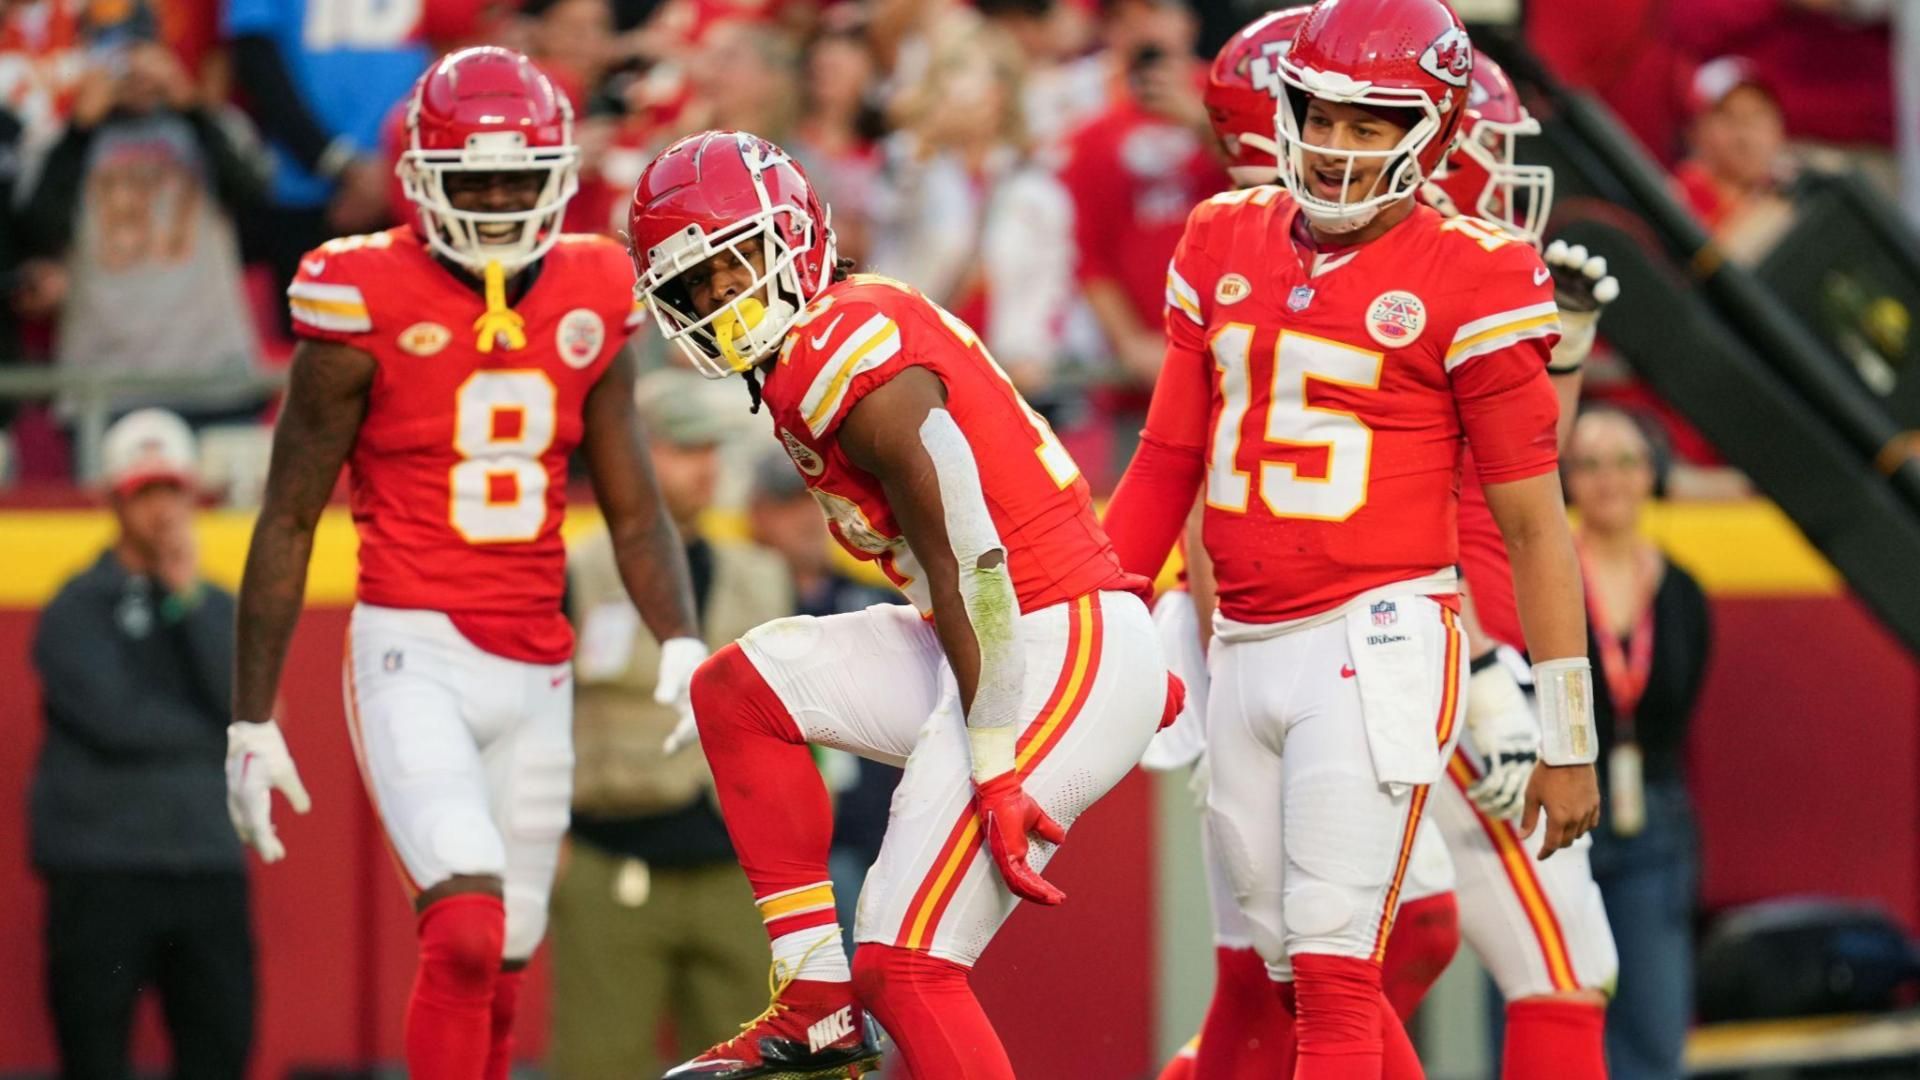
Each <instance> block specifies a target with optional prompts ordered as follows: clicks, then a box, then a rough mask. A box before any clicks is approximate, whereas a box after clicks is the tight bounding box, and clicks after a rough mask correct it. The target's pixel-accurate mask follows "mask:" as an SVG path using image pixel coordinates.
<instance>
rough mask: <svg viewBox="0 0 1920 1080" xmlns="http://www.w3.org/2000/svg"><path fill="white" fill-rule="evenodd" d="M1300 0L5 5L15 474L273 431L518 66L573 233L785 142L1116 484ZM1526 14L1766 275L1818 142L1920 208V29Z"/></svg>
mask: <svg viewBox="0 0 1920 1080" xmlns="http://www.w3.org/2000/svg"><path fill="white" fill-rule="evenodd" d="M1269 6H1271V5H1269V4H1266V3H1263V2H1260V0H1215V2H1213V3H1206V4H1198V3H1192V4H1189V3H1183V2H1181V0H971V2H968V0H165V2H160V0H0V185H4V188H5V190H4V191H0V196H3V197H4V199H5V203H4V206H5V208H6V209H8V210H10V211H11V212H10V213H7V214H0V275H3V277H0V282H3V284H4V289H0V301H4V302H0V364H5V365H12V366H14V367H16V368H18V367H19V366H22V365H24V366H26V367H28V368H31V367H32V366H34V365H53V366H54V367H55V368H56V370H58V371H60V372H62V373H63V382H62V386H61V387H60V388H59V389H58V392H56V393H53V394H51V396H50V397H49V398H46V399H43V400H40V401H31V400H30V401H26V402H21V401H16V400H12V399H11V397H9V396H7V395H4V394H0V430H4V431H5V434H6V438H5V439H4V441H3V442H0V451H4V453H0V458H4V462H0V468H3V469H4V472H0V478H4V479H5V480H7V481H36V480H40V481H54V482H65V481H67V480H70V479H74V478H76V474H77V473H83V472H86V471H88V470H87V469H86V468H85V467H84V460H83V459H81V458H78V457H77V456H76V454H75V452H74V446H73V444H74V442H75V428H76V422H77V418H78V417H79V415H80V414H81V412H82V411H83V410H84V409H85V408H87V407H88V406H89V403H91V404H92V406H93V407H95V408H96V411H99V412H103V413H105V414H106V417H107V418H108V419H110V418H111V417H112V416H117V415H119V414H121V413H124V412H125V411H127V410H129V409H132V408H135V407H138V406H141V405H152V404H162V405H167V406H170V407H172V408H174V409H175V410H176V411H179V412H180V413H182V414H183V415H185V416H186V417H187V418H188V419H189V420H190V421H191V422H192V423H193V424H194V425H195V427H196V428H197V429H198V428H204V427H205V426H207V425H209V424H222V423H226V424H231V423H233V422H236V421H238V422H241V423H252V424H257V422H258V421H259V420H261V419H263V418H268V417H270V410H271V402H272V391H273V383H272V380H271V378H269V377H266V376H270V375H271V373H272V372H274V371H275V370H277V369H278V368H279V367H280V366H281V365H283V364H284V361H285V358H286V356H287V355H288V353H289V352H290V351H291V341H290V339H289V337H288V335H287V331H286V326H285V315H284V310H285V309H284V304H283V303H282V302H281V300H280V292H281V290H282V289H283V288H284V286H285V284H286V282H287V281H288V280H289V279H290V278H291V276H292V274H293V272H294V269H295V265H296V263H297V262H298V260H299V258H300V256H301V254H302V253H303V252H305V251H307V250H308V249H310V248H311V247H313V246H315V245H317V244H318V243H320V242H322V241H324V240H326V239H329V238H331V237H334V236H338V235H343V234H348V233H355V232H364V231H369V230H373V229H378V228H383V227H386V226H388V225H391V224H395V223H399V222H405V221H409V220H411V218H412V214H411V212H410V210H409V207H408V206H407V204H406V202H405V200H404V198H403V196H402V193H401V190H400V185H399V183H398V181H397V180H396V179H395V178H394V175H393V170H392V162H393V160H394V158H395V155H396V154H397V153H398V152H399V150H400V149H401V144H402V143H403V142H404V140H405V124H404V111H405V110H404V101H405V98H406V96H407V93H408V91H409V90H410V88H411V86H412V83H413V81H414V79H415V77H416V76H417V75H418V74H419V72H420V71H422V70H423V69H424V68H425V67H426V65H427V64H428V63H429V61H430V60H431V59H432V58H433V57H434V56H436V55H438V54H439V53H441V52H443V51H445V50H449V49H453V48H457V47H460V46H464V45H470V44H477V43H497V44H506V45H510V46H513V47H515V48H519V49H522V50H524V51H526V52H528V53H530V54H531V55H532V56H534V57H535V58H536V59H537V60H538V62H539V63H540V64H541V65H542V66H543V67H544V68H545V69H546V70H547V71H548V72H549V73H550V74H551V75H552V76H553V77H554V78H555V79H556V80H557V81H558V82H559V83H560V84H561V85H562V86H563V87H564V88H565V89H566V91H567V93H568V94H569V95H570V96H571V98H572V100H573V104H574V108H575V112H576V115H577V116H578V117H579V124H578V137H579V141H580V143H581V145H582V147H583V148H584V158H585V168H584V171H583V177H582V185H581V192H580V195H579V196H578V197H577V198H575V200H574V201H573V204H572V206H571V208H570V211H569V215H568V224H569V227H571V228H573V229H576V230H591V231H602V232H610V231H613V230H615V229H616V228H617V224H618V222H619V221H620V220H621V218H622V217H623V211H624V203H625V198H626V195H627V193H628V192H629V191H630V190H631V186H632V184H633V182H634V180H635V179H636V178H637V177H638V175H639V173H640V170H641V168H642V167H643V166H644V165H645V163H646V162H647V160H648V158H649V155H650V154H651V153H652V152H654V151H655V150H657V149H658V148H660V147H661V146H663V145H664V144H665V143H666V142H668V141H669V140H671V139H672V138H674V137H675V136H677V135H679V134H682V133H685V132H688V131H692V130H698V129H700V128H705V127H738V128H744V129H749V130H752V131H754V132H756V133H758V134H761V135H764V136H767V137H769V138H772V139H773V140H775V141H777V142H779V143H781V144H782V145H784V146H786V147H787V148H788V149H790V150H791V151H792V152H793V153H794V154H795V156H796V157H798V158H799V159H800V160H801V162H802V163H803V164H804V165H805V167H806V168H807V169H808V171H809V173H810V174H811V175H812V176H813V178H814V180H815V182H816V184H817V185H818V186H819V188H820V189H821V193H822V195H823V196H825V198H826V200H827V201H828V202H829V203H831V204H832V205H833V206H835V207H837V208H838V209H839V212H840V217H839V218H838V219H837V220H836V221H834V223H833V224H834V226H835V228H836V230H837V231H838V234H839V237H840V245H841V250H842V251H843V252H844V253H845V254H848V255H851V256H853V257H854V258H856V259H858V260H860V261H861V262H862V263H863V264H864V265H865V266H866V268H868V269H871V270H875V271H878V272H881V273H886V274H890V275H892V276H895V277H899V278H902V279H904V280H907V281H909V282H911V283H913V284H915V285H917V286H918V287H920V288H921V289H923V290H925V291H926V292H927V293H929V294H930V295H932V296H933V298H934V299H936V300H938V301H939V302H941V303H942V304H945V305H946V306H947V307H949V308H951V309H952V310H953V311H955V312H956V313H957V314H959V315H960V316H961V317H963V318H965V319H967V320H968V321H969V322H971V323H973V324H974V325H975V326H977V327H980V328H981V329H982V331H983V332H984V334H985V336H986V338H987V340H988V343H989V345H990V347H991V348H992V350H993V351H994V353H995V355H996V356H997V357H998V358H999V360H1000V362H1001V364H1002V366H1003V367H1005V368H1006V369H1007V371H1008V372H1009V374H1010V375H1011V376H1012V377H1013V378H1014V380H1015V381H1016V382H1017V383H1018V384H1019V385H1020V386H1021V387H1022V388H1023V389H1024V390H1025V391H1026V392H1027V393H1028V395H1029V396H1030V398H1032V399H1033V400H1034V402H1035V404H1036V405H1037V406H1039V407H1040V408H1042V410H1043V411H1045V412H1046V413H1047V414H1048V415H1049V417H1050V419H1052V420H1053V421H1054V423H1055V426H1056V428H1058V429H1059V430H1061V431H1062V434H1063V436H1065V437H1066V439H1067V441H1068V443H1069V445H1070V446H1071V447H1072V448H1073V449H1075V450H1076V451H1077V452H1078V456H1079V457H1080V459H1081V462H1082V464H1083V466H1084V467H1085V468H1086V471H1087V473H1088V475H1089V477H1090V478H1091V479H1092V480H1093V481H1094V482H1095V485H1096V488H1102V489H1104V487H1105V485H1106V483H1107V482H1110V481H1111V479H1112V478H1113V477H1114V476H1116V475H1117V470H1118V468H1119V466H1120V465H1121V464H1123V463H1124V459H1125V455H1126V454H1127V453H1128V451H1129V450H1130V443H1131V435H1130V432H1132V431H1133V430H1134V429H1135V428H1137V426H1138V418H1139V415H1140V412H1141V409H1142V406H1143V403H1144V401H1145V390H1146V388H1147V387H1148V386H1149V385H1150V384H1151V382H1152V380H1153V377H1154V374H1155V372H1156V370H1157V368H1158V365H1159V362H1160V340H1159V338H1160V332H1159V325H1160V307H1161V303H1162V277H1163V269H1164V267H1165V265H1166V261H1167V257H1168V255H1169V254H1170V253H1171V250H1172V247H1173V244H1174V242H1175V240H1176V239H1177V237H1178V235H1179V232H1180V229H1181V225H1182V223H1183V221H1184V219H1185V216H1186V213H1187V210H1188V209H1189V208H1190V207H1191V206H1192V205H1193V204H1194V203H1195V202H1197V201H1199V200H1200V199H1202V198H1204V197H1205V196H1207V195H1209V194H1211V193H1213V192H1215V191H1218V190H1220V189H1222V188H1224V187H1225V186H1226V177H1225V175H1224V173H1223V171H1222V169H1221V167H1220V163H1219V160H1218V158H1217V156H1216V153H1215V149H1214V146H1213V139H1212V136H1211V134H1210V133H1209V130H1208V127H1207V121H1206V114H1205V110H1204V108H1203V107H1202V103H1201V96H1200V95H1201V88H1202V84H1203V80H1204V73H1205V58H1206V57H1207V56H1208V55H1209V52H1208V50H1210V49H1211V48H1213V47H1214V46H1216V45H1217V44H1218V43H1219V42H1220V41H1222V40H1224V38H1225V37H1226V36H1227V35H1228V34H1230V33H1231V32H1232V31H1233V30H1234V29H1236V28H1237V27H1238V26H1240V25H1242V24H1243V23H1245V22H1246V21H1248V20H1249V19H1250V18H1252V17H1253V16H1254V15H1256V14H1258V13H1259V12H1260V11H1261V10H1264V9H1265V8H1266V7H1269ZM1481 6H1484V5H1481ZM1520 7H1523V8H1524V17H1525V22H1524V25H1523V27H1522V31H1523V33H1524V36H1525V39H1526V43H1527V44H1528V45H1529V46H1530V47H1531V48H1532V50H1533V51H1534V52H1535V53H1536V54H1537V55H1538V56H1539V57H1540V58H1541V59H1542V60H1543V61H1544V62H1545V63H1546V65H1547V66H1548V67H1549V68H1550V69H1551V70H1553V71H1554V72H1555V73H1556V74H1557V75H1558V76H1559V77H1560V78H1562V79H1564V80H1565V81H1567V82H1568V83H1569V84H1572V85H1575V86H1579V87H1584V88H1588V89H1591V90H1593V91H1595V92H1597V93H1598V94H1599V95H1600V96H1601V97H1602V98H1603V99H1604V100H1605V101H1606V102H1607V103H1608V104H1609V105H1610V106H1611V107H1612V108H1613V109H1614V110H1615V112H1616V113H1617V114H1618V115H1619V116H1620V118H1621V119H1622V121H1623V122H1624V123H1625V124H1626V126H1627V127H1628V128H1629V129H1630V130H1631V131H1632V132H1633V133H1634V134H1635V135H1637V136H1638V137H1639V138H1640V139H1641V140H1642V142H1643V143H1644V144H1645V147H1646V149H1647V150H1648V151H1649V153H1650V154H1651V155H1652V156H1653V157H1654V158H1655V159H1656V160H1658V161H1659V162H1660V163H1661V164H1663V165H1665V166H1668V167H1672V168H1675V169H1676V170H1677V171H1676V173H1675V177H1676V179H1675V183H1676V190H1677V191H1678V192H1680V193H1681V194H1682V195H1683V197H1684V201H1685V202H1686V203H1687V204H1688V205H1690V206H1692V207H1693V208H1694V209H1695V210H1696V211H1697V212H1698V214H1699V215H1700V217H1701V219H1702V221H1703V222H1704V223H1705V224H1706V225H1707V226H1709V227H1710V228H1711V229H1712V230H1713V231H1714V232H1715V233H1716V235H1717V236H1720V237H1722V238H1723V239H1724V240H1725V242H1726V243H1727V244H1728V245H1729V250H1732V251H1734V252H1735V253H1736V255H1738V253H1740V252H1746V251H1751V250H1753V249H1754V245H1755V244H1759V245H1764V243H1765V240H1766V238H1767V237H1768V236H1770V235H1773V234H1774V233H1775V231H1776V230H1777V224H1770V223H1777V221H1778V219H1779V218H1780V217H1781V212H1780V207H1781V204H1782V201H1781V198H1780V195H1779V192H1780V191H1781V190H1782V187H1781V185H1782V184H1783V182H1784V181H1785V180H1786V178H1787V177H1788V176H1789V175H1790V173H1791V170H1792V169H1793V167H1794V163H1795V162H1797V161H1800V160H1803V159H1805V158H1806V157H1807V156H1808V155H1813V154H1818V153H1822V152H1828V151H1834V150H1837V151H1840V152H1843V153H1845V154H1847V155H1848V156H1849V158H1850V160H1851V161H1852V162H1854V163H1856V164H1859V165H1860V166H1861V167H1862V168H1864V169H1865V171H1867V172H1868V173H1869V174H1870V175H1873V176H1876V177H1878V178H1879V179H1880V180H1882V181H1883V186H1884V188H1885V190H1886V191H1887V192H1888V194H1889V195H1890V196H1896V197H1897V195H1898V192H1899V185H1900V183H1901V181H1902V172H1901V168H1900V161H1901V160H1902V157H1903V156H1904V160H1905V161H1906V163H1907V165H1908V167H1907V168H1906V170H1905V174H1904V180H1905V184H1906V190H1907V195H1908V197H1907V205H1908V207H1909V209H1910V210H1912V211H1914V212H1916V213H1920V166H1916V161H1917V160H1920V151H1916V149H1915V144H1916V143H1920V44H1916V40H1915V39H1916V38H1920V14H1917V13H1916V12H1915V11H1913V10H1911V9H1912V8H1913V5H1903V4H1899V3H1897V2H1893V0H1619V2H1617V3H1612V4H1608V5H1604V10H1602V9H1601V8H1596V7H1595V6H1594V5H1592V4H1589V3H1583V2H1579V0H1534V2H1532V3H1529V4H1526V5H1521V6H1520ZM1903 56H1904V57H1905V58H1906V63H1905V64H1904V65H1902V64H1900V63H1899V59H1900V58H1901V57H1903ZM1756 237H1757V238H1758V239H1754V238H1756ZM654 362H655V363H664V362H666V360H665V357H664V355H662V354H660V353H658V351H657V350H655V356H654ZM98 377H105V378H107V379H109V380H111V385H110V386H106V387H103V386H100V385H97V383H98ZM90 379H91V380H93V381H91V382H90V381H89V380H90ZM1595 382H1596V384H1597V385H1596V389H1597V390H1599V391H1601V392H1602V393H1604V392H1605V391H1606V385H1605V384H1606V382H1607V379H1606V376H1605V366H1604V363H1603V364H1602V365H1600V366H1599V367H1598V369H1597V370H1596V379H1595ZM1631 395H1632V392H1631V391H1629V392H1628V396H1631ZM102 403H104V404H102ZM1676 442H1677V447H1676V448H1677V450H1678V451H1679V452H1680V453H1681V455H1682V457H1683V459H1694V460H1704V461H1708V462H1711V461H1712V455H1711V450H1710V448H1707V447H1706V446H1704V444H1701V445H1697V446H1696V445H1692V444H1691V443H1690V442H1689V440H1688V439H1686V438H1685V437H1684V432H1682V437H1681V438H1679V439H1677V440H1676ZM214 445H216V444H215V443H210V444H209V448H210V449H211V448H212V447H213V446H214ZM77 478H79V479H88V478H89V477H84V476H80V477H77ZM238 494H244V493H238ZM243 501H244V500H243Z"/></svg>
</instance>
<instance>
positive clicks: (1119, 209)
mask: <svg viewBox="0 0 1920 1080" xmlns="http://www.w3.org/2000/svg"><path fill="white" fill-rule="evenodd" d="M1198 29H1199V28H1198V24H1197V22H1196V20H1195V19H1194V16H1193V13H1192V12H1191V11H1189V10H1188V9H1187V7H1186V6H1185V5H1184V4H1182V3H1179V2H1178V0H1110V2H1109V3H1108V4H1107V6H1106V38H1107V52H1108V56H1109V62H1110V64H1111V66H1112V67H1113V69H1114V73H1115V81H1116V82H1117V83H1118V84H1119V85H1118V92H1117V93H1116V95H1115V99H1114V101H1113V103H1112V104H1111V105H1110V106H1108V108H1107V109H1106V111H1105V112H1103V113H1101V114H1100V115H1099V116H1097V117H1096V118H1094V119H1093V120H1092V121H1090V122H1089V123H1088V124H1087V125H1086V126H1084V127H1082V128H1081V129H1080V130H1079V131H1077V132H1076V133H1074V135H1073V136H1072V137H1071V138H1070V139H1069V142H1068V147H1067V158H1066V166H1065V168H1064V169H1063V170H1062V172H1061V180H1062V181H1064V182H1065V184H1066V186H1067V190H1068V192H1069V194H1070V195H1071V196H1072V198H1073V204H1074V219H1075V225H1074V238H1075V241H1076V243H1077V245H1078V247H1079V261H1078V267H1077V274H1078V277H1079V281H1080V287H1081V290H1082V291H1083V293H1084V294H1085V296H1086V299H1087V305H1088V307H1090V308H1091V309H1092V311H1093V315H1094V318H1095V319H1096V320H1097V321H1098V322H1099V324H1100V329H1101V330H1102V332H1104V334H1105V335H1106V339H1107V342H1108V345H1109V347H1110V348H1111V349H1112V353H1113V357H1114V360H1115V363H1116V364H1117V366H1118V369H1119V374H1120V375H1121V376H1122V378H1123V380H1124V382H1125V383H1127V384H1129V385H1130V386H1131V387H1132V388H1134V389H1135V390H1136V391H1137V393H1138V395H1139V396H1138V399H1137V400H1134V401H1132V402H1130V403H1127V402H1119V401H1112V402H1109V403H1108V404H1109V405H1111V406H1114V407H1116V408H1118V409H1120V410H1121V411H1127V410H1128V409H1132V410H1138V409H1143V408H1144V402H1145V397H1144V394H1145V393H1146V391H1147V390H1149V389H1150V388H1151V387H1152V386H1153V382H1154V379H1155V377H1156V376H1158V374H1159V372H1160V360H1161V355H1162V353H1163V351H1164V349H1165V341H1164V339H1163V338H1162V336H1161V329H1160V313H1161V309H1162V307H1163V305H1164V302H1165V298H1166V278H1167V262H1168V260H1169V259H1171V258H1172V257H1173V249H1174V246H1175V245H1176V244H1178V243H1179V241H1180V233H1181V231H1182V230H1183V229H1184V228H1185V226H1186V220H1187V212H1188V211H1190V210H1192V209H1193V207H1194V204H1196V203H1198V202H1200V201H1201V200H1202V199H1205V198H1207V197H1208V196H1210V195H1212V194H1214V193H1215V192H1218V191H1222V190H1225V189H1226V187H1227V177H1226V173H1225V172H1224V171H1223V170H1222V168H1221V165H1220V162H1219V159H1218V158H1217V157H1216V155H1215V151H1214V148H1213V143H1212V136H1211V134H1210V133H1209V129H1208V127H1207V114H1206V109H1205V107H1204V105H1202V103H1201V98H1200V87H1201V82H1200V80H1201V79H1202V77H1203V74H1204V71H1203V68H1202V66H1201V65H1200V63H1199V62H1198V60H1197V59H1196V58H1195V56H1194V53H1193V46H1194V41H1195V38H1196V36H1197V34H1198Z"/></svg>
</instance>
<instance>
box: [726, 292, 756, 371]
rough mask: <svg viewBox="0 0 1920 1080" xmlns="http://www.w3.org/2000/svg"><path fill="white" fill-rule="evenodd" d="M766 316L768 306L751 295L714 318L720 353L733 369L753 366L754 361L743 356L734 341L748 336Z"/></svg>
mask: <svg viewBox="0 0 1920 1080" xmlns="http://www.w3.org/2000/svg"><path fill="white" fill-rule="evenodd" d="M766 317H767V306H766V305H765V304H762V303H761V302H760V301H758V300H755V299H754V298H753V297H751V296H749V297H747V298H745V299H743V300H736V301H734V302H733V306H732V307H729V308H727V309H726V310H725V311H722V312H721V313H720V317H719V318H717V319H715V320H713V337H714V340H715V341H717V342H719V343H720V355H721V356H724V357H726V358H727V364H728V365H729V366H730V367H732V368H733V370H735V371H745V370H747V368H749V367H751V366H753V365H752V361H750V360H748V359H747V358H746V357H744V356H741V355H740V353H739V351H738V350H737V349H735V348H734V347H733V343H734V341H735V340H736V339H738V338H743V337H747V336H748V335H749V334H750V333H752V331H753V329H754V327H757V326H759V325H760V320H762V319H764V318H766Z"/></svg>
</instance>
